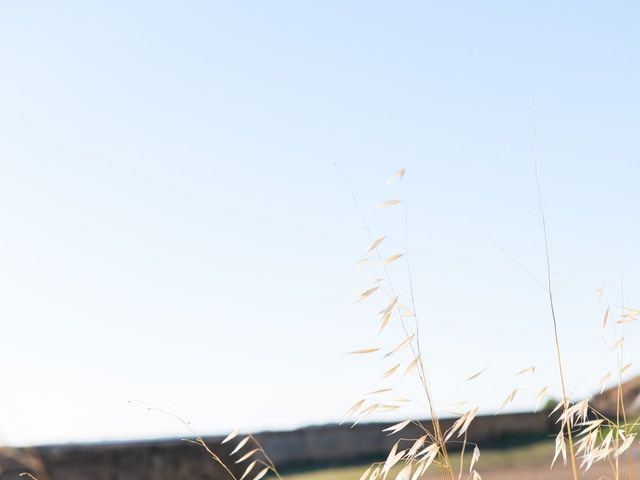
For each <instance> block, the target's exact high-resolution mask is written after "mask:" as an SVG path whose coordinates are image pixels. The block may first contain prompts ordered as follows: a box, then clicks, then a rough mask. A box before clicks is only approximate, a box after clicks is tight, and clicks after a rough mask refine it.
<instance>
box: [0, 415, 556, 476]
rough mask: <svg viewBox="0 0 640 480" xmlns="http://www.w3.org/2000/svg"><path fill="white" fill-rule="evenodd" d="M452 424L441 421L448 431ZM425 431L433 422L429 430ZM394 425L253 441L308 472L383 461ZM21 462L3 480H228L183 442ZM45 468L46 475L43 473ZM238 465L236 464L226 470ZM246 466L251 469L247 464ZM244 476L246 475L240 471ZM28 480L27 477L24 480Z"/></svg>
mask: <svg viewBox="0 0 640 480" xmlns="http://www.w3.org/2000/svg"><path fill="white" fill-rule="evenodd" d="M452 422H453V420H451V419H445V420H443V421H442V423H443V427H444V428H446V427H447V426H448V425H451V423H452ZM424 423H425V425H428V424H429V423H428V421H425V422H424ZM389 425H390V424H386V423H369V424H359V425H357V426H356V427H354V428H349V426H348V425H343V426H339V425H325V426H317V427H307V428H301V429H298V430H292V431H286V432H262V433H259V434H256V438H258V440H259V441H260V442H261V443H262V444H263V446H264V448H265V450H266V451H267V452H268V453H269V454H270V455H271V457H272V458H273V460H274V462H275V463H276V465H278V466H279V467H280V468H283V469H286V468H290V467H311V466H321V465H332V464H346V463H352V462H357V461H364V460H371V459H384V457H385V456H386V453H387V452H388V450H389V449H390V448H391V446H392V445H393V444H394V443H395V441H396V439H397V438H398V436H386V435H385V434H383V433H382V432H381V430H382V429H383V428H386V427H388V426H389ZM553 430H554V426H553V422H552V421H551V420H550V419H549V418H548V413H547V412H539V413H536V414H532V413H521V414H508V415H499V416H493V415H491V416H480V417H477V418H476V419H475V420H474V422H473V423H472V425H471V428H470V429H469V440H470V441H473V442H477V443H478V444H479V445H480V447H481V448H482V447H490V446H493V445H496V444H498V443H500V442H502V441H505V440H509V439H512V440H513V439H520V440H526V439H527V438H530V439H531V438H541V437H544V436H545V435H547V434H550V433H551V432H553ZM422 434H423V433H420V431H419V430H418V429H417V428H416V427H414V426H410V427H407V428H406V429H405V430H403V431H402V436H403V437H405V438H406V437H415V438H417V437H419V436H421V435H422ZM221 439H222V438H221V437H210V438H207V439H205V440H206V441H207V443H208V445H209V446H210V447H211V448H212V450H213V451H214V452H215V453H216V454H218V455H220V456H221V457H222V458H228V457H227V455H228V454H229V452H230V449H231V448H233V446H234V445H233V443H234V442H230V443H231V445H229V444H228V445H224V446H221V445H220V441H221ZM15 452H18V453H19V454H20V455H22V457H23V458H22V459H16V458H9V457H15V456H16V455H15V454H13V455H9V456H6V455H5V459H4V461H3V462H2V466H3V468H2V471H3V473H1V474H0V480H5V479H17V478H18V474H19V473H21V472H24V471H25V470H28V471H32V472H33V473H34V474H36V475H37V476H38V477H39V480H47V478H48V479H50V480H87V479H90V480H116V479H117V480H182V479H185V480H187V479H189V480H204V479H207V480H217V479H224V478H227V477H225V475H224V474H223V472H222V471H221V469H220V468H219V467H218V466H217V465H216V463H215V462H214V461H212V460H211V458H210V457H209V455H208V454H207V452H205V451H204V450H203V449H202V448H201V447H199V446H197V445H193V444H191V443H188V442H185V441H179V440H158V441H146V442H129V443H113V444H82V445H59V446H42V447H38V448H37V449H34V455H31V458H33V459H34V460H35V463H34V464H32V465H31V468H29V467H25V466H24V465H25V464H26V463H28V462H27V461H25V458H26V457H28V454H29V452H28V451H25V450H22V451H14V453H15ZM38 460H41V461H42V463H43V464H44V466H45V470H46V472H43V471H39V469H38V468H37V467H38V463H37V461H38ZM229 464H231V465H233V462H229ZM244 465H246V463H245V464H244ZM240 470H241V469H240ZM24 478H25V477H22V480H24Z"/></svg>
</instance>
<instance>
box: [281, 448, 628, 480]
mask: <svg viewBox="0 0 640 480" xmlns="http://www.w3.org/2000/svg"><path fill="white" fill-rule="evenodd" d="M552 458H553V442H552V441H542V442H537V443H534V444H530V445H527V446H521V447H513V448H506V449H500V450H485V451H483V452H482V455H481V457H480V461H479V463H478V471H479V472H480V473H481V474H482V478H483V480H487V479H489V480H492V479H496V480H507V479H511V480H534V479H536V480H537V479H540V480H564V479H570V478H571V473H570V470H569V469H564V468H562V466H561V464H560V468H558V466H556V467H555V468H554V469H553V470H551V469H550V464H551V459H552ZM468 462H469V458H466V459H465V464H466V465H468ZM455 464H456V471H458V468H459V465H460V459H459V456H458V457H457V458H455ZM367 467H368V464H362V465H354V466H348V467H335V468H326V469H320V470H314V471H307V472H298V473H291V474H289V475H285V477H284V478H285V480H358V479H359V478H360V476H361V475H362V473H363V472H364V471H365V470H366V468H367ZM631 467H632V470H631V476H630V477H629V478H638V477H636V474H640V452H639V451H638V450H635V451H634V452H632V454H631ZM396 471H397V470H396ZM467 477H468V470H467V471H463V472H462V476H461V477H460V478H461V479H467ZM387 478H389V479H393V478H394V475H389V477H387ZM424 478H433V479H437V478H440V476H439V473H438V472H437V471H436V470H433V471H432V473H431V474H430V475H427V476H426V477H424ZM580 478H581V479H588V480H592V479H593V480H596V479H600V478H611V470H610V467H609V465H608V464H607V463H601V464H598V465H596V466H594V467H593V468H592V469H591V470H590V471H589V472H587V473H584V474H583V475H581V477H580ZM624 478H627V476H625V477H624Z"/></svg>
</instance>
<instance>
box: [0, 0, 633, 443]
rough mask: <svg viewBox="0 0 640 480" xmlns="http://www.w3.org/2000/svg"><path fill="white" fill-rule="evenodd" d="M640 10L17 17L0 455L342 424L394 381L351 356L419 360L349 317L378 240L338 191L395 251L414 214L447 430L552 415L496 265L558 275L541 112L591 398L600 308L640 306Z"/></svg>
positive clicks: (423, 307)
mask: <svg viewBox="0 0 640 480" xmlns="http://www.w3.org/2000/svg"><path fill="white" fill-rule="evenodd" d="M639 13H640V12H638V6H637V5H636V4H635V3H633V2H563V3H562V4H559V3H558V2H448V3H445V2H442V3H435V2H376V1H368V2H198V1H192V2H158V1H154V2H143V1H139V2H129V1H127V2H92V1H90V2H87V1H83V2H80V1H77V2H71V1H66V2H65V1H63V2H24V1H23V2H2V3H1V4H0V58H1V59H2V60H1V61H0V162H1V166H2V169H1V172H2V174H1V175H0V205H2V208H1V209H0V228H1V230H0V232H1V234H0V319H1V321H2V326H3V327H2V338H3V342H2V344H3V348H2V349H0V362H1V363H2V365H3V368H2V371H1V373H0V438H2V439H4V440H6V441H10V442H17V443H24V442H52V441H69V440H74V441H78V440H103V439H124V438H139V437H148V436H155V435H183V434H184V429H183V428H182V427H181V425H179V424H178V423H177V422H175V421H174V420H172V419H169V418H166V417H163V416H161V415H158V414H153V413H149V412H147V411H145V410H144V409H143V408H140V407H137V406H131V405H129V404H128V403H127V400H129V399H137V400H141V401H146V402H149V403H152V404H154V405H157V406H158V407H162V408H167V409H170V410H172V411H175V412H176V413H178V414H180V415H182V416H183V417H185V418H186V419H188V420H191V421H192V422H193V423H194V424H195V425H196V426H197V427H198V428H199V430H201V431H202V432H203V433H220V432H223V431H225V430H228V429H232V428H235V427H236V426H241V427H244V428H246V429H257V428H285V427H293V426H298V425H303V424H307V423H318V422H326V421H335V420H338V419H340V417H341V414H342V413H343V412H344V411H345V410H346V409H347V408H348V407H349V406H350V405H351V404H352V403H353V402H354V401H355V400H358V399H359V398H360V394H361V393H363V392H365V391H367V390H369V389H370V386H371V384H372V383H373V381H374V380H375V379H376V378H377V377H378V376H379V374H380V373H381V372H382V371H383V370H384V367H385V365H386V364H383V363H381V362H378V361H374V360H373V359H368V360H364V359H360V358H358V359H354V358H351V357H348V356H345V355H344V352H346V351H349V350H352V349H354V348H358V347H365V346H370V345H373V344H384V345H391V344H393V343H397V340H398V339H399V338H400V337H398V332H395V335H396V336H395V337H394V332H393V331H391V332H389V334H388V336H386V337H383V338H378V337H377V336H376V335H375V329H376V323H377V320H376V318H375V313H376V312H377V310H378V309H379V308H380V305H379V303H380V302H382V300H383V297H380V298H378V299H377V300H373V301H371V302H368V303H366V304H364V305H362V306H354V305H353V304H352V301H353V298H354V297H355V295H356V294H357V293H358V291H359V290H360V289H361V288H362V283H361V282H362V281H364V280H365V279H366V278H367V277H366V276H361V277H354V275H353V262H354V261H355V260H357V259H358V258H360V257H361V256H362V253H363V250H364V248H365V247H366V245H367V243H368V237H367V236H366V233H365V231H364V229H363V228H362V225H361V223H360V220H359V217H358V215H357V212H356V210H355V208H354V205H353V202H352V200H351V197H350V193H349V191H348V189H347V188H346V187H345V183H344V177H346V178H347V179H348V181H349V182H350V183H351V185H352V187H353V190H354V191H355V192H356V194H357V195H358V197H359V200H360V202H361V204H362V207H363V210H364V212H365V215H366V216H367V217H368V219H369V222H370V225H371V228H372V230H373V231H374V233H375V234H376V235H377V234H382V233H386V234H388V235H390V237H391V238H392V239H394V240H395V241H396V242H398V243H400V244H402V243H403V235H404V233H403V215H402V212H403V210H402V207H399V208H396V209H387V210H380V209H376V208H375V204H377V203H378V202H380V201H382V200H385V199H387V198H401V199H403V200H406V201H407V205H408V215H409V222H408V239H409V254H410V258H411V262H412V269H413V277H414V283H415V290H416V295H417V302H418V313H419V314H420V321H421V322H422V325H424V326H423V330H422V333H423V335H422V340H423V342H424V347H425V350H426V355H425V356H426V357H427V358H426V363H427V367H428V370H429V375H430V376H431V379H432V381H433V390H434V394H435V396H436V399H437V401H438V404H439V405H440V407H441V409H442V410H444V409H445V406H446V405H447V403H449V402H452V401H457V400H462V399H466V400H468V401H470V402H471V403H475V404H479V405H480V406H481V408H482V409H483V411H485V412H494V411H495V409H496V408H497V406H498V405H499V404H500V403H501V402H502V400H503V399H504V398H505V397H506V396H507V394H508V393H509V392H510V391H511V390H512V389H513V388H515V387H520V388H521V389H522V390H521V393H520V394H519V395H518V397H517V398H516V401H515V402H514V405H513V407H512V408H515V409H525V408H531V407H532V406H533V405H534V403H535V401H534V398H533V397H534V395H535V392H536V391H537V390H538V389H539V388H541V387H542V386H543V385H545V384H547V383H549V384H550V386H551V391H552V392H553V393H554V394H555V395H557V392H558V389H557V388H556V381H557V379H556V377H555V364H554V358H553V348H552V343H551V340H552V332H551V326H550V320H549V317H548V312H547V310H546V304H545V296H544V292H543V291H541V290H540V288H539V287H538V286H537V285H536V283H535V282H534V281H532V280H531V278H530V277H529V276H528V275H527V274H526V273H524V272H523V271H522V270H521V269H520V267H518V266H517V265H516V264H515V263H514V261H512V260H511V259H510V258H509V257H508V256H507V255H506V254H505V253H504V252H503V251H502V250H501V248H504V249H506V250H507V251H509V252H510V254H511V255H513V256H514V257H515V258H517V259H518V261H520V262H522V263H523V264H524V265H526V266H527V268H529V269H530V271H531V272H532V273H533V274H535V275H538V276H541V277H542V276H543V275H544V251H543V243H542V233H541V230H540V226H539V218H538V212H537V204H536V193H535V181H534V175H533V168H532V154H533V142H532V130H533V125H534V121H533V117H534V115H533V114H532V110H533V108H532V106H535V112H536V113H535V124H536V126H537V130H538V151H539V159H540V171H541V180H542V183H543V194H544V197H545V203H546V206H547V214H548V217H549V224H550V230H551V232H550V234H551V243H552V255H553V265H554V270H555V272H557V273H556V279H557V282H561V281H563V280H564V279H566V278H567V277H568V280H567V281H566V282H564V283H563V285H562V287H561V288H560V289H559V290H558V292H557V294H558V309H559V315H560V322H561V335H562V338H563V345H564V349H565V355H566V357H567V370H568V377H569V384H570V385H571V386H572V388H576V395H584V394H588V393H589V392H590V391H592V390H593V388H595V385H594V382H595V379H597V378H599V377H600V376H601V375H602V374H604V373H605V372H606V371H607V369H609V368H610V367H611V366H612V365H613V364H612V362H611V359H610V358H609V359H608V360H605V361H602V362H601V361H599V360H598V359H599V358H600V357H601V356H602V355H604V354H605V353H606V347H605V346H604V345H603V344H602V342H601V340H600V337H599V322H600V319H601V315H602V311H603V309H604V306H603V305H596V303H595V301H594V295H593V292H594V290H595V289H596V288H598V287H605V297H606V302H609V303H611V304H612V305H619V304H620V302H621V301H620V284H621V283H622V284H623V285H624V290H625V297H626V301H627V303H629V304H632V305H633V304H635V305H638V303H639V302H640V282H639V281H638V275H637V272H638V271H639V269H640V260H639V257H638V255H637V244H638V240H637V238H638V235H639V234H640V228H639V226H638V218H639V216H638V213H639V212H638V206H639V202H638V179H639V178H640V167H639V166H638V150H639V146H640V145H639V144H640V137H639V136H638V126H639V119H640V118H639V116H640V113H639V107H640V102H639V101H638V100H639V98H638V97H639V89H638V85H640V68H639V67H638V62H637V52H638V47H639V44H638V41H639V37H640V33H639V32H638V29H637V18H638V14H639ZM334 163H337V164H338V165H339V169H336V168H335V167H334ZM402 166H406V167H407V177H406V178H405V179H404V181H403V182H400V183H396V184H392V185H385V180H386V178H387V177H389V176H390V175H391V174H392V173H393V172H394V171H395V170H397V169H398V168H400V167H402ZM384 248H385V250H384V253H385V254H391V253H395V251H396V250H399V249H402V246H401V245H400V246H394V245H393V242H392V241H388V242H387V243H386V244H385V245H384ZM405 272H406V270H405V265H404V263H403V262H398V264H397V265H394V266H393V268H392V274H393V275H394V277H396V278H397V279H398V286H399V287H400V288H402V287H404V286H405V283H404V280H403V278H404V277H403V276H404V274H405ZM376 302H377V303H376ZM636 340H637V339H636V338H634V337H633V335H630V337H629V344H630V345H631V346H630V347H629V350H630V351H632V350H633V348H634V347H633V345H634V343H633V342H636ZM635 345H636V347H637V342H636V343H635ZM445 359H446V360H445ZM534 364H535V365H537V366H538V369H539V373H537V374H536V376H534V377H527V378H514V376H513V373H514V372H515V371H517V370H520V369H522V368H525V367H527V366H529V365H534ZM485 367H488V370H487V372H486V373H485V374H484V375H483V376H481V377H479V378H478V379H477V381H476V382H474V383H472V384H465V383H464V379H465V378H466V377H468V376H469V375H470V374H472V373H474V372H475V371H477V370H479V369H481V368H485ZM585 375H586V376H587V377H586V378H585ZM409 385H410V381H409V380H408V379H405V381H403V382H402V385H400V388H406V389H408V393H410V394H413V393H416V392H414V391H413V390H412V389H411V388H410V387H409Z"/></svg>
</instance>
